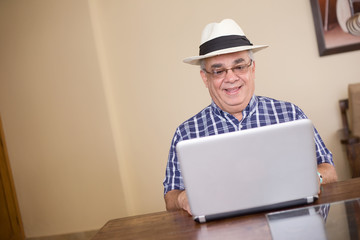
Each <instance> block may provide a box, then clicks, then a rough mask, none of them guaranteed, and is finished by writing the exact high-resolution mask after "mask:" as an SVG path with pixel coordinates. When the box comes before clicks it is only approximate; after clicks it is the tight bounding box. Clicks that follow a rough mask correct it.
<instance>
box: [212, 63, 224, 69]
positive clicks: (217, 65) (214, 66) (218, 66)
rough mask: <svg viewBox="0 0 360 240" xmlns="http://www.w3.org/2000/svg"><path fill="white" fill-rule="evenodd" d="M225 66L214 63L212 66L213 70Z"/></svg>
mask: <svg viewBox="0 0 360 240" xmlns="http://www.w3.org/2000/svg"><path fill="white" fill-rule="evenodd" d="M223 66H224V65H223V64H222V63H214V64H213V65H211V68H221V67H223Z"/></svg>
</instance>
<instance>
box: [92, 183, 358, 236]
mask: <svg viewBox="0 0 360 240" xmlns="http://www.w3.org/2000/svg"><path fill="white" fill-rule="evenodd" d="M353 198H360V178H353V179H350V180H347V181H342V182H336V183H331V184H327V185H323V186H322V192H321V194H320V197H319V199H318V200H317V201H316V202H315V203H314V204H313V205H317V204H323V203H331V202H337V201H342V200H348V199H353ZM306 206H309V205H306ZM298 207H301V206H298ZM100 239H107V240H111V239H210V240H211V239H223V240H225V239H226V240H227V239H271V233H270V229H269V226H268V224H267V220H266V213H264V212H262V213H257V214H251V215H245V216H239V217H234V218H228V219H223V220H217V221H213V222H208V223H203V224H199V223H196V222H194V221H193V219H192V217H190V216H189V215H188V214H187V213H185V212H184V211H177V212H158V213H151V214H146V215H140V216H134V217H126V218H120V219H114V220H111V221H109V222H107V223H106V224H105V226H104V227H103V228H101V229H100V231H99V232H98V233H97V234H96V235H95V236H94V238H93V240H100Z"/></svg>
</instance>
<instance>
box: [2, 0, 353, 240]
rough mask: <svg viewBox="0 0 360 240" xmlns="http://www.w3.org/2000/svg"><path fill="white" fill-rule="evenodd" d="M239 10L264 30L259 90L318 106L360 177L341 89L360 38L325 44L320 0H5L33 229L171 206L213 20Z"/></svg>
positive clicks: (6, 54)
mask: <svg viewBox="0 0 360 240" xmlns="http://www.w3.org/2000/svg"><path fill="white" fill-rule="evenodd" d="M223 18H233V19H235V20H236V21H237V22H238V23H239V24H240V25H241V26H242V27H243V30H244V31H245V33H246V34H247V35H248V37H249V39H250V40H251V41H252V42H253V43H254V44H268V45H270V47H269V48H268V49H266V50H263V51H261V52H259V53H258V54H256V61H257V62H256V67H257V73H256V74H257V76H256V93H257V94H259V95H267V96H270V97H274V98H278V99H282V100H289V101H292V102H294V103H295V104H297V105H299V106H300V107H301V108H302V109H303V110H304V111H305V112H306V113H307V115H308V116H309V117H310V118H311V119H312V120H313V122H314V124H315V125H316V127H317V129H318V130H319V132H320V134H321V136H322V137H323V140H324V141H325V143H326V144H327V146H328V147H329V148H330V149H331V150H332V152H333V153H334V158H335V163H336V168H337V171H338V174H339V177H340V179H346V178H348V177H349V170H348V165H347V162H346V159H345V158H344V153H343V152H342V149H341V146H340V144H339V139H338V138H337V136H336V134H337V131H338V130H339V129H340V128H341V123H340V113H339V110H338V100H339V99H342V98H346V95H347V85H348V84H349V83H353V82H358V81H359V79H358V78H359V75H360V69H359V68H358V67H357V66H358V63H357V62H358V61H359V57H360V52H359V51H353V52H349V53H342V54H336V55H331V56H326V57H319V56H318V51H317V45H316V37H315V31H314V25H313V20H312V15H311V8H310V2H309V1H303V0H295V1H286V0H276V1H261V3H259V1H245V0H236V1H235V0H224V1H222V2H218V1H206V0H201V1H200V0H199V1H165V0H153V1H147V0H131V1H130V0H126V1H117V0H101V1H100V0H89V1H86V0H78V1H71V0H66V1H55V0H32V1H24V0H15V1H14V0H12V1H10V0H4V1H0V111H1V117H2V119H3V124H4V128H5V134H6V139H7V145H8V148H9V149H8V150H9V157H10V163H11V165H12V169H13V173H14V178H15V185H16V190H17V194H18V198H19V203H20V209H21V213H22V216H23V221H24V226H25V233H26V236H27V237H33V236H43V235H50V234H58V233H69V232H76V231H83V230H92V229H97V228H100V227H101V226H102V225H103V224H105V222H106V221H107V220H109V219H112V218H116V217H123V216H128V215H134V214H142V213H148V212H155V211H162V210H164V203H163V196H162V192H163V188H162V181H163V179H164V173H165V166H166V161H167V154H168V150H169V146H170V141H171V138H172V135H173V133H174V131H175V128H176V127H177V126H178V125H179V124H180V123H181V122H183V121H184V120H186V119H187V118H189V117H191V116H192V115H193V114H195V113H197V112H198V111H199V110H201V109H202V108H203V107H205V106H207V105H208V104H209V103H210V98H209V96H208V93H207V90H206V88H205V87H204V86H203V84H202V81H201V79H200V76H199V69H198V68H197V67H194V66H190V65H186V64H183V63H182V59H183V58H185V57H188V56H192V55H196V54H197V52H198V45H199V40H200V33H201V31H202V29H203V27H204V26H205V25H206V24H207V23H209V22H212V21H220V20H221V19H223Z"/></svg>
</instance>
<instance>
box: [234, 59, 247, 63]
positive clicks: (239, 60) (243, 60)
mask: <svg viewBox="0 0 360 240" xmlns="http://www.w3.org/2000/svg"><path fill="white" fill-rule="evenodd" d="M242 62H245V59H243V58H238V59H236V60H235V61H234V64H239V63H242Z"/></svg>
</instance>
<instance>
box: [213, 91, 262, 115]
mask: <svg viewBox="0 0 360 240" xmlns="http://www.w3.org/2000/svg"><path fill="white" fill-rule="evenodd" d="M258 101H259V100H258V98H257V97H256V96H255V95H253V96H252V97H251V99H250V102H249V104H248V105H247V106H246V108H245V109H244V110H243V112H242V114H243V118H242V120H241V122H242V121H243V120H244V119H245V118H246V117H247V116H251V115H252V114H254V112H255V110H256V108H257V105H258ZM211 110H212V112H213V113H214V114H216V115H218V116H221V117H224V118H228V119H231V120H232V121H237V122H239V120H237V119H236V118H235V117H234V116H233V115H231V114H230V113H228V112H225V111H223V110H222V109H221V108H220V107H218V106H217V105H216V103H215V102H214V101H212V102H211Z"/></svg>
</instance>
